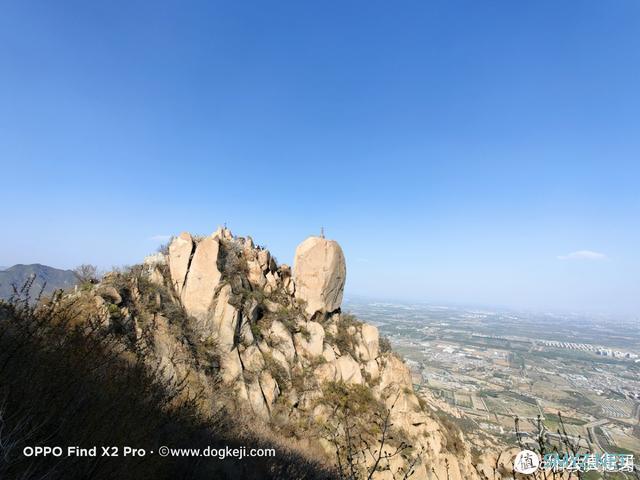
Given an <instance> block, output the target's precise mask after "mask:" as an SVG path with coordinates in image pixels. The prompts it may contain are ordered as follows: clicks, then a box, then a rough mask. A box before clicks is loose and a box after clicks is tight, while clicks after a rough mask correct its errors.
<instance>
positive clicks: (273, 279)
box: [264, 272, 278, 293]
mask: <svg viewBox="0 0 640 480" xmlns="http://www.w3.org/2000/svg"><path fill="white" fill-rule="evenodd" d="M265 280H266V282H267V284H266V285H265V289H264V290H265V292H267V293H271V292H274V291H276V289H277V288H278V277H277V273H275V274H274V273H272V272H267V274H266V275H265Z"/></svg>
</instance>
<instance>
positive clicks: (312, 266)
mask: <svg viewBox="0 0 640 480" xmlns="http://www.w3.org/2000/svg"><path fill="white" fill-rule="evenodd" d="M293 273H294V283H295V286H296V293H295V295H296V298H297V299H299V300H302V301H304V302H306V306H305V311H306V313H307V315H310V316H313V315H314V314H315V313H316V312H320V313H330V312H333V311H335V310H337V309H338V308H340V304H341V303H342V293H343V290H344V282H345V279H346V276H347V269H346V264H345V260H344V254H343V253H342V249H341V248H340V245H338V242H335V241H333V240H326V239H325V238H323V237H309V238H307V239H306V240H305V241H304V242H302V243H301V244H300V245H298V248H296V256H295V260H294V263H293Z"/></svg>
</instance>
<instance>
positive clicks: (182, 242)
mask: <svg viewBox="0 0 640 480" xmlns="http://www.w3.org/2000/svg"><path fill="white" fill-rule="evenodd" d="M192 253H193V238H191V235H190V234H189V233H187V232H183V233H181V234H180V235H179V236H177V237H176V238H174V239H173V241H172V242H171V244H170V245H169V271H170V273H171V283H172V284H173V288H175V290H176V292H177V293H178V295H180V294H181V293H182V287H183V286H184V281H185V279H186V278H187V271H188V270H189V261H190V260H191V254H192Z"/></svg>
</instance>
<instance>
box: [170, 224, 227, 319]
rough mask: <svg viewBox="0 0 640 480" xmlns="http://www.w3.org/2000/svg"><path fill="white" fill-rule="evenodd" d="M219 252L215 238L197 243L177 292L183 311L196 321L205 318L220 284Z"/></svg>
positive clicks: (218, 245)
mask: <svg viewBox="0 0 640 480" xmlns="http://www.w3.org/2000/svg"><path fill="white" fill-rule="evenodd" d="M219 250H220V240H219V239H218V238H217V237H213V236H212V237H207V238H205V239H204V240H201V241H200V242H198V245H197V247H196V250H195V253H194V254H193V258H192V260H191V264H190V265H189V271H188V272H187V275H186V280H185V282H184V286H183V287H182V291H181V292H179V293H181V298H182V304H183V305H184V308H185V310H186V311H187V312H188V313H189V314H190V315H193V316H194V317H196V318H198V319H203V318H205V317H206V316H207V313H208V312H209V307H211V302H212V301H213V297H214V295H215V291H216V287H217V286H218V284H219V283H220V277H221V273H220V270H218V252H219ZM169 255H170V256H171V254H169ZM170 264H171V262H170Z"/></svg>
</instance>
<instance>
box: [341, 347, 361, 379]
mask: <svg viewBox="0 0 640 480" xmlns="http://www.w3.org/2000/svg"><path fill="white" fill-rule="evenodd" d="M335 365H336V368H337V369H338V372H339V373H340V378H341V379H342V381H343V382H345V383H357V384H360V385H361V384H362V373H361V372H360V365H358V362H356V361H355V360H354V359H353V357H352V356H351V355H349V354H348V353H346V354H344V355H342V356H341V357H340V358H338V359H337V360H336V361H335Z"/></svg>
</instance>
